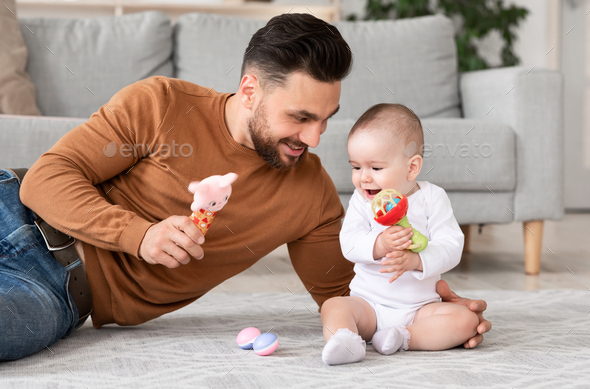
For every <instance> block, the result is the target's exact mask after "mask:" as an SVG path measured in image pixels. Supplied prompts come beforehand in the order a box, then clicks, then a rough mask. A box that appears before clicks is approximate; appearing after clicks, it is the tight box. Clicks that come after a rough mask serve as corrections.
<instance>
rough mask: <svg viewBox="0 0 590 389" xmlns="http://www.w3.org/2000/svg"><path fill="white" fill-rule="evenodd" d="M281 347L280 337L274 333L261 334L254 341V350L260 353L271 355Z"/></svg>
mask: <svg viewBox="0 0 590 389" xmlns="http://www.w3.org/2000/svg"><path fill="white" fill-rule="evenodd" d="M277 347H279V339H278V338H277V336H276V335H275V334H273V333H270V332H269V333H267V334H262V335H259V336H258V337H257V338H256V340H255V341H254V352H255V353H256V354H258V355H263V356H264V355H270V354H272V353H274V352H275V350H276V349H277Z"/></svg>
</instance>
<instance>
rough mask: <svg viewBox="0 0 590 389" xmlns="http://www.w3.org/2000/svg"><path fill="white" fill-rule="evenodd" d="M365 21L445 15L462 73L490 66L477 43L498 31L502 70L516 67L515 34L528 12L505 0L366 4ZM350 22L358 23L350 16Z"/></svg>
mask: <svg viewBox="0 0 590 389" xmlns="http://www.w3.org/2000/svg"><path fill="white" fill-rule="evenodd" d="M365 11H366V15H365V17H364V20H383V19H404V18H413V17H418V16H425V15H433V14H437V13H443V14H445V15H446V16H448V17H450V18H451V19H453V20H455V21H459V24H460V26H459V28H458V29H457V31H456V33H455V42H456V44H457V56H458V59H459V70H460V71H462V72H467V71H471V70H480V69H488V68H490V65H489V64H488V63H487V62H486V60H485V59H483V58H482V57H481V56H480V55H479V53H478V52H477V47H476V46H475V41H476V40H478V39H481V38H484V37H485V36H486V35H488V34H489V33H490V32H491V31H493V30H497V31H498V32H499V33H500V36H501V38H502V40H503V45H502V52H501V59H502V63H501V65H500V66H514V65H518V64H519V63H520V59H519V58H518V57H517V56H516V54H515V53H514V41H515V39H516V33H515V30H516V28H517V27H518V25H519V24H520V22H522V21H523V20H524V19H525V18H526V16H527V15H528V13H529V11H528V10H527V9H526V8H521V7H517V6H516V5H510V6H506V5H505V4H504V0H482V1H479V0H435V1H431V0H367V5H366V7H365ZM347 19H348V20H357V16H356V15H350V16H349V17H348V18H347Z"/></svg>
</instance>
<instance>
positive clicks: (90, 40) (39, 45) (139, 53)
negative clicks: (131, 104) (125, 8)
mask: <svg viewBox="0 0 590 389" xmlns="http://www.w3.org/2000/svg"><path fill="white" fill-rule="evenodd" d="M20 27H21V31H22V33H23V36H24V38H25V43H26V44H27V47H28V49H29V62H28V64H27V71H28V72H29V74H30V76H31V79H32V80H33V83H34V84H35V87H36V88H37V104H38V105H39V108H40V109H41V112H42V113H43V115H46V116H67V117H80V118H88V117H90V115H91V114H92V113H93V112H95V111H97V110H98V108H100V106H101V105H103V104H105V103H106V102H107V101H109V99H110V98H111V97H112V96H113V95H114V94H115V93H116V92H118V91H119V90H120V89H122V88H124V87H125V86H127V85H129V84H132V83H134V82H136V81H139V80H141V79H144V78H147V77H151V76H154V75H162V76H167V77H172V76H173V67H172V26H171V24H170V20H169V19H168V18H167V17H166V16H165V15H164V14H162V13H160V12H154V11H149V12H141V13H135V14H129V15H124V16H120V17H98V18H88V19H43V18H30V19H28V18H24V19H20Z"/></svg>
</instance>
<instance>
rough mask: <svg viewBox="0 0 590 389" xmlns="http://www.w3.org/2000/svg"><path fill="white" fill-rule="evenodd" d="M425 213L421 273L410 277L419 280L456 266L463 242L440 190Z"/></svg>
mask: <svg viewBox="0 0 590 389" xmlns="http://www.w3.org/2000/svg"><path fill="white" fill-rule="evenodd" d="M426 212H427V217H428V227H429V228H428V234H429V242H428V246H427V247H426V248H425V249H424V250H422V251H421V252H420V253H419V255H420V259H421V261H422V272H413V273H412V274H413V275H414V276H415V277H416V278H417V279H419V280H423V279H425V278H428V277H432V276H436V275H440V274H443V273H445V272H447V271H449V270H451V269H452V268H454V267H455V266H457V265H458V264H459V261H461V252H462V251H463V243H464V241H465V237H464V236H463V233H462V232H461V228H460V227H459V224H458V223H457V220H456V219H455V216H454V215H453V208H452V206H451V201H450V200H449V197H448V196H447V194H446V192H445V191H444V190H442V189H440V190H439V191H437V192H436V193H435V194H434V195H433V197H432V200H431V202H430V203H429V204H427V209H426Z"/></svg>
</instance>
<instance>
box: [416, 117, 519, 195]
mask: <svg viewBox="0 0 590 389" xmlns="http://www.w3.org/2000/svg"><path fill="white" fill-rule="evenodd" d="M422 127H423V129H424V145H425V148H424V164H423V166H422V171H421V172H420V174H419V175H418V180H426V181H430V182H432V183H433V184H436V185H438V186H441V187H443V188H444V189H446V190H455V191H461V190H466V191H485V192H488V193H489V191H513V190H514V188H515V187H516V139H515V134H514V131H513V130H512V129H511V128H510V127H509V126H507V125H504V124H499V123H490V122H484V121H481V120H470V119H424V120H422Z"/></svg>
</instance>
